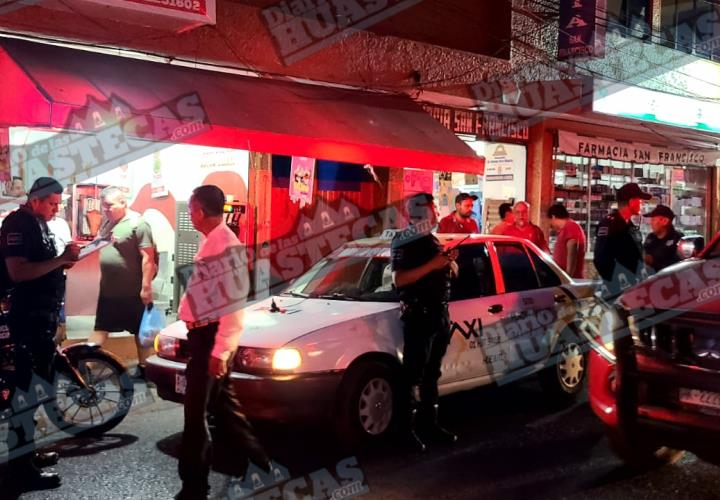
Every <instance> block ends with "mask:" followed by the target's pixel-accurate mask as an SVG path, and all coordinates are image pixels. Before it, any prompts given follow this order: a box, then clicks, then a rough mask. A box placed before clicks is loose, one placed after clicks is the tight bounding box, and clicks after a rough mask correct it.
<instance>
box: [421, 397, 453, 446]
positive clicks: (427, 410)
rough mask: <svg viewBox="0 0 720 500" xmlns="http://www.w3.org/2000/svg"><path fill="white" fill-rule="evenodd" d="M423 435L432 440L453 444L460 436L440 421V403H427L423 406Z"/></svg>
mask: <svg viewBox="0 0 720 500" xmlns="http://www.w3.org/2000/svg"><path fill="white" fill-rule="evenodd" d="M422 417H423V419H422V420H423V426H422V435H423V436H424V437H426V438H427V439H428V440H430V441H434V442H436V443H443V444H453V443H455V442H457V439H458V437H457V436H456V435H455V434H453V433H452V432H450V431H449V430H447V429H444V428H442V427H441V426H440V424H439V423H438V405H436V404H434V405H427V406H424V407H423V415H422Z"/></svg>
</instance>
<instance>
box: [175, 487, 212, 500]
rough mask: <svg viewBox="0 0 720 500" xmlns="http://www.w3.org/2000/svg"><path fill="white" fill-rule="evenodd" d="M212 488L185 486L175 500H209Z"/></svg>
mask: <svg viewBox="0 0 720 500" xmlns="http://www.w3.org/2000/svg"><path fill="white" fill-rule="evenodd" d="M208 493H210V487H209V486H208V487H207V488H203V487H191V486H187V485H183V487H182V489H181V490H180V491H179V492H178V494H177V495H175V500H207V497H208Z"/></svg>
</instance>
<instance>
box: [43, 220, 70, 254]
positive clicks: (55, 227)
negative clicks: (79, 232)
mask: <svg viewBox="0 0 720 500" xmlns="http://www.w3.org/2000/svg"><path fill="white" fill-rule="evenodd" d="M47 225H48V229H50V232H51V233H52V234H53V239H54V241H55V251H56V252H57V255H62V253H63V252H64V251H65V247H66V246H67V244H68V243H70V242H71V241H72V234H71V232H70V226H69V225H68V223H67V221H66V220H65V219H63V218H62V217H53V218H52V219H51V220H49V221H48V223H47Z"/></svg>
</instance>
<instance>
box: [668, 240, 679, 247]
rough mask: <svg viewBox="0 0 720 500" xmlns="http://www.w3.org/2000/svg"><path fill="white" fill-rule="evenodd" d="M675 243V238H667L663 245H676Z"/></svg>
mask: <svg viewBox="0 0 720 500" xmlns="http://www.w3.org/2000/svg"><path fill="white" fill-rule="evenodd" d="M676 244H677V241H675V240H667V241H666V242H665V246H667V247H671V246H673V245H676Z"/></svg>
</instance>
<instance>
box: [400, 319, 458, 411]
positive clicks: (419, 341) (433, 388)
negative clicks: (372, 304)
mask: <svg viewBox="0 0 720 500" xmlns="http://www.w3.org/2000/svg"><path fill="white" fill-rule="evenodd" d="M402 321H403V338H404V342H405V345H404V348H403V373H404V375H405V377H404V378H405V382H406V384H407V386H408V387H409V389H410V391H411V401H410V402H411V404H413V403H415V404H417V403H418V402H422V403H423V405H425V404H427V405H433V404H436V403H437V400H438V386H437V383H438V379H439V378H440V375H441V369H440V366H441V364H442V359H443V356H445V352H446V351H447V347H448V344H449V343H450V318H449V315H448V310H447V306H445V305H438V306H434V307H424V306H411V307H405V310H404V312H403V315H402Z"/></svg>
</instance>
